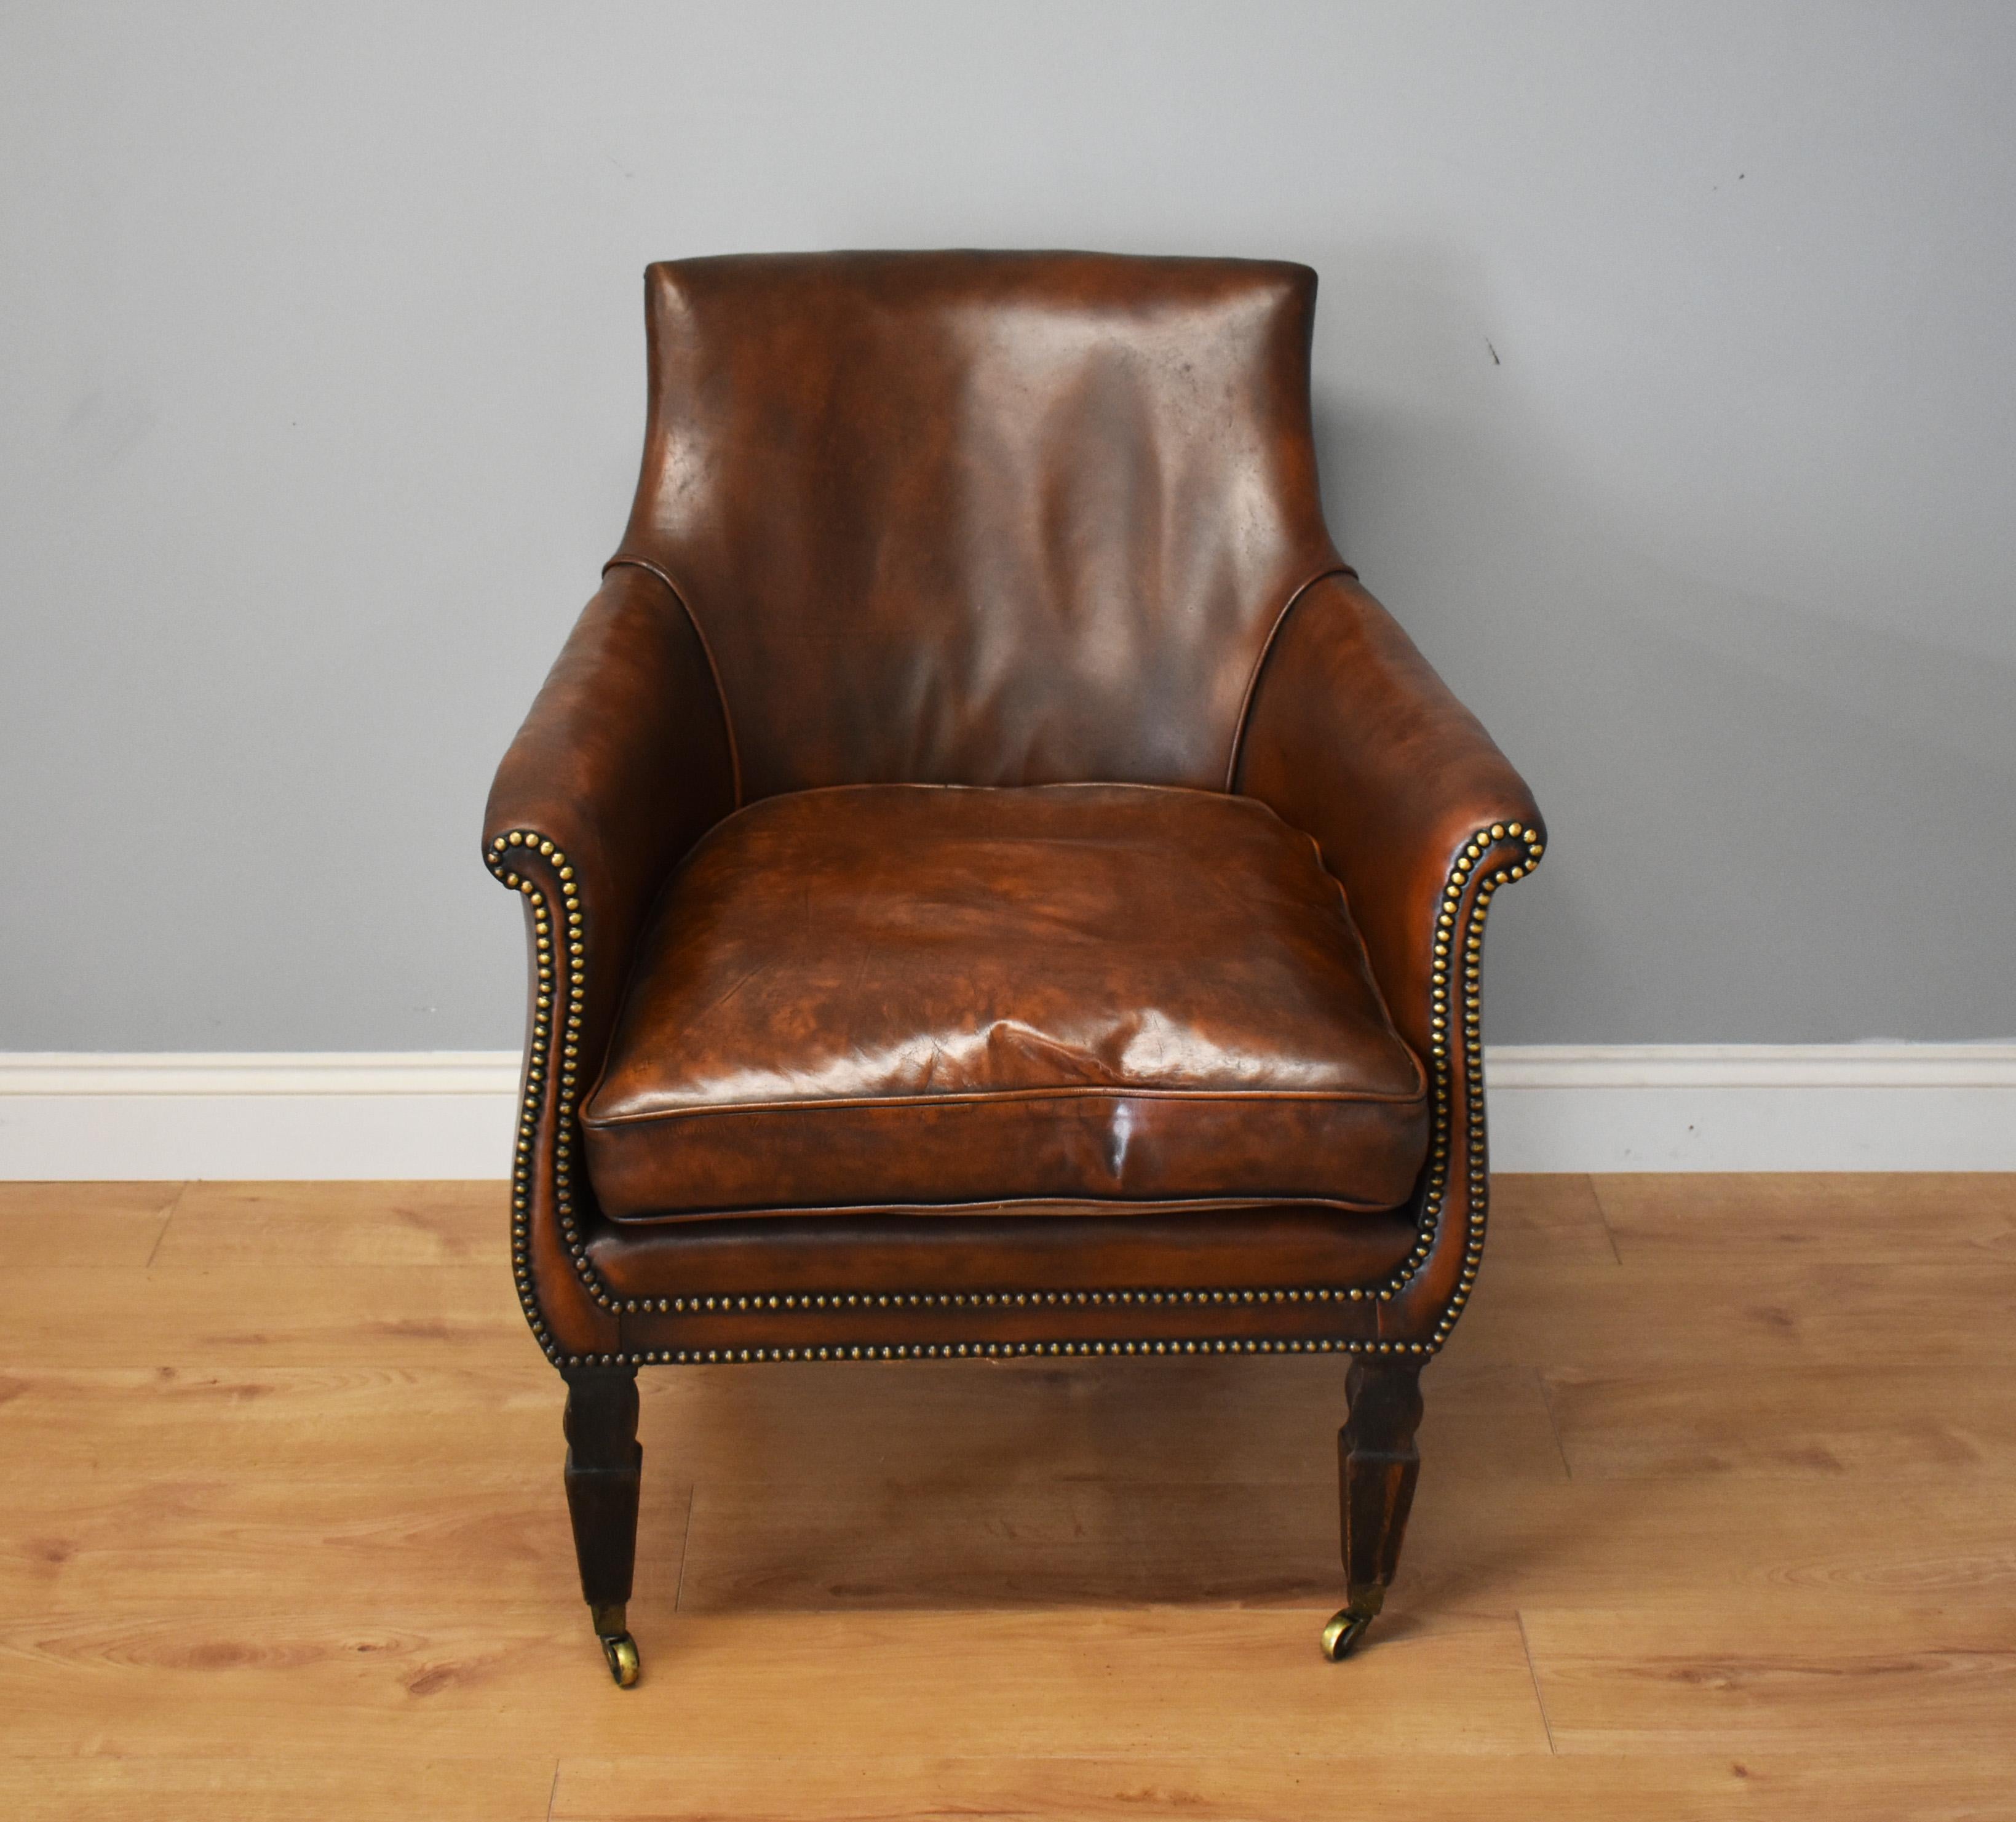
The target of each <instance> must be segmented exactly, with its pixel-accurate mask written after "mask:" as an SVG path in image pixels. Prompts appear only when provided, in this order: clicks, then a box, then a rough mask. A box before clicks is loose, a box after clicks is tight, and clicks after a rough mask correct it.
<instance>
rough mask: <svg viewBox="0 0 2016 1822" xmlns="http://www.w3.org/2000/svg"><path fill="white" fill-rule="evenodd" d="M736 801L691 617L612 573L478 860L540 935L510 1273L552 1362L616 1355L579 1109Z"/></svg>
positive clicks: (516, 755) (662, 594) (726, 743)
mask: <svg viewBox="0 0 2016 1822" xmlns="http://www.w3.org/2000/svg"><path fill="white" fill-rule="evenodd" d="M737 795H738V780H737V778H736V763H735V754H734V749H733V739H732V736H731V733H730V731H729V722H728V718H727V715H726V711H725V708H724V706H723V704H722V699H721V692H720V690H719V688H718V684H717V682H716V680H715V673H714V668H713V665H712V663H711V660H710V659H709V657H708V655H707V648H706V646H705V644H704V642H703V641H702V639H701V638H700V634H699V632H698V631H697V628H696V627H695V625H694V624H693V620H692V618H691V617H690V616H689V614H687V613H686V609H685V607H684V606H683V605H682V603H681V602H680V601H679V598H678V596H676V595H675V594H674V593H673V592H672V591H671V588H670V586H669V585H668V584H667V583H666V582H664V579H663V578H661V577H659V576H657V574H654V573H653V572H650V571H646V570H643V569H639V568H636V567H631V566H628V565H625V566H621V567H613V568H611V569H610V571H608V572H607V575H606V576H605V578H604V580H603V585H602V587H601V589H600V590H599V592H597V593H596V596H594V598H593V599H592V600H590V601H589V603H588V606H587V607H585V609H584V610H582V613H581V618H580V619H579V620H578V621H576V623H575V625H574V630H573V632H571V634H570V635H569V636H568V637H567V643H566V645H565V646H563V647H562V649H561V651H560V657H559V659H558V660H557V661H556V663H555V664H554V665H553V669H552V671H551V672H549V673H548V675H547V677H546V680H545V684H544V686H542V688H541V690H540V691H539V693H538V697H537V698H536V699H535V701H534V702H533V704H532V710H531V714H529V715H527V717H526V718H525V722H524V726H522V727H520V729H519V730H518V733H517V737H516V738H515V739H514V740H513V741H512V743H511V746H510V749H509V751H507V752H506V754H505V755H504V760H503V763H502V765H499V767H498V769H497V776H496V779H495V782H494V783H492V784H491V787H490V801H489V805H488V808H487V809H486V810H485V812H484V822H483V847H484V861H485V862H486V863H487V864H488V866H489V867H490V870H491V872H492V873H495V874H496V875H497V877H499V879H500V880H502V881H503V882H504V884H506V885H507V886H509V887H510V888H512V889H513V891H517V892H518V893H520V895H522V896H523V898H524V903H525V908H526V915H527V921H528V925H529V928H528V932H527V934H528V936H529V938H530V941H531V960H532V983H531V985H532V993H531V999H532V1006H531V1017H530V1018H529V1019H528V1021H527V1033H526V1051H525V1081H524V1097H523V1100H522V1102H521V1104H520V1120H519V1126H518V1132H517V1150H516V1154H515V1165H514V1173H513V1184H512V1208H513V1213H512V1228H513V1264H514V1269H516V1271H517V1276H518V1288H519V1294H520V1299H521V1301H522V1302H524V1307H525V1311H526V1314H527V1317H528V1319H530V1320H531V1323H532V1327H533V1332H534V1333H535V1334H536V1335H538V1338H539V1339H540V1341H541V1343H542V1345H543V1346H545V1349H546V1351H547V1352H548V1354H549V1356H553V1358H554V1359H556V1360H560V1359H564V1358H567V1357H569V1356H576V1355H583V1354H585V1353H587V1352H589V1350H590V1349H595V1350H596V1351H598V1352H607V1351H610V1349H612V1348H614V1347H615V1345H616V1342H615V1341H614V1333H615V1322H614V1300H613V1299H611V1298H609V1297H608V1295H607V1293H606V1292H605V1291H603V1287H601V1286H600V1284H599V1283H598V1282H597V1281H596V1278H595V1276H594V1273H593V1271H592V1268H591V1267H590V1266H589V1264H588V1262H587V1258H586V1253H585V1241H586V1238H587V1230H588V1227H589V1223H590V1222H591V1221H592V1218H593V1215H594V1204H593V1199H592V1194H591V1192H590V1190H589V1186H588V1184H587V1183H586V1180H585V1177H581V1178H580V1179H577V1178H576V1174H575V1172H576V1165H575V1160H576V1159H578V1156H579V1154H580V1146H579V1140H578V1135H577V1132H576V1129H575V1117H576V1114H577V1112H578V1104H579V1097H580V1096H581V1095H582V1094H585V1093H586V1092H587V1090H588V1089H589V1086H590V1085H591V1084H592V1082H593V1081H594V1079H595V1077H596V1073H597V1071H599V1069H600V1068H601V1066H602V1059H603V1055H604V1053H606V1051H607V1048H608V1045H609V1040H610V1035H611V1033H612V1032H613V1030H614V1025H615V1021H616V1015H617V1009H618V1006H619V1003H620V1001H621V994H622V990H623V985H624V982H625V980H626V979H627V978H628V974H629V971H630V964H631V962H632V951H633V949H634V947H635V943H636V941H637V938H638V934H639V931H640V930H641V928H642V927H643V923H644V920H645V919H646V916H648V915H649V913H650V909H651V906H652V904H653V901H654V900H655V899H656V898H657V895H658V891H659V889H660V888H661V886H662V885H663V884H664V881H665V880H666V878H667V877H668V876H669V875H670V874H671V872H672V870H673V869H674V868H675V866H677V865H678V864H679V861H680V860H681V859H682V858H683V857H684V856H685V855H686V853H687V852H688V851H689V849H690V848H692V847H693V844H694V843H695V842H696V841H698V840H699V839H700V837H701V836H702V835H704V834H705V833H706V832H707V830H709V829H710V828H711V827H712V826H714V825H715V823H718V821H720V819H722V817H723V816H726V815H728V814H729V812H731V811H732V810H733V809H734V808H735V807H736V797H737ZM570 1266H571V1270H570V1269H569V1267H570Z"/></svg>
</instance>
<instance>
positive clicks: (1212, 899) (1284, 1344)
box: [484, 253, 1545, 1683]
mask: <svg viewBox="0 0 2016 1822" xmlns="http://www.w3.org/2000/svg"><path fill="white" fill-rule="evenodd" d="M1315 289H1316V287H1315V276H1314V275H1313V274H1312V273H1311V272H1309V271H1307V270H1306V269H1305V268H1302V267H1300V266H1292V265H1273V264H1265V263H1261V262H1256V261H1228V260H1150V259H1129V258H1115V257H1107V256H1101V255H1093V254H985V253H938V254H817V255H813V254H803V255H793V256H789V257H738V258H732V259H711V260H693V261H682V262H679V263H677V264H674V265H660V266H653V268H651V269H650V275H649V277H648V281H647V290H648V297H649V315H650V350H651V384H650V416H649V421H648V428H647V433H646V445H645V452H644V465H643V477H642V479H641V481H639V486H638V489H637V495H636V499H635V504H634V506H633V507H632V513H631V517H630V524H629V528H628V531H627V533H626V534H625V538H624V542H623V545H622V548H621V550H620V551H619V552H618V553H617V556H616V557H615V558H614V560H612V562H611V564H610V566H609V567H608V569H607V571H605V575H604V581H603V587H602V589H601V591H600V592H599V593H598V594H597V595H596V597H595V599H594V600H592V601H591V602H590V603H589V606H588V608H587V610H586V611H585V613H584V614H582V615H581V619H580V621H579V622H578V624H577V625H576V626H575V628H574V632H573V634H572V635H571V637H570V638H569V639H568V640H567V645H566V647H565V649H564V650H563V651H562V653H561V654H560V661H559V662H558V663H557V664H556V665H555V666H554V668H553V672H552V674H551V675H549V677H548V679H547V680H546V683H545V687H544V688H543V689H542V690H541V692H540V693H539V696H538V700H536V701H535V703H534V704H533V706H532V710H531V714H530V715H528V716H527V719H526V722H525V725H524V727H523V728H522V729H520V732H519V733H518V736H517V740H515V741H514V742H513V744H512V747H511V751H510V752H509V754H507V755H506V758H505V761H504V763H503V765H502V766H501V767H500V768H499V772H498V774H497V780H496V783H495V786H494V787H493V788H492V790H491V798H490V807H489V810H488V815H487V817H486V820H485V826H484V853H485V858H486V859H487V861H488V863H489V865H490V866H491V870H492V871H494V872H495V873H496V874H497V876H498V877H499V878H500V879H501V880H502V881H503V882H504V883H505V884H506V885H508V886H509V887H510V888H513V890H514V891H517V892H518V893H519V894H520V895H521V898H522V899H523V902H524V907H525V913H526V916H527V924H528V929H529V934H530V936H531V962H532V974H531V1016H530V1019H529V1021H528V1025H529V1030H528V1035H527V1045H526V1062H525V1087H524V1102H523V1106H522V1109H521V1113H520V1121H519V1125H518V1129H517V1137H516V1141H515V1147H514V1151H513V1182H512V1262H513V1275H514V1276H515V1279H516V1281H517V1288H518V1294H519V1297H520V1301H521V1302H522V1304H523V1305H524V1310H525V1313H526V1316H527V1320H529V1322H530V1323H531V1327H532V1331H533V1333H534V1334H535V1336H536V1337H537V1338H538V1341H539V1343H540V1345H541V1346H542V1348H544V1349H545V1352H546V1354H547V1356H548V1357H549V1359H552V1360H553V1362H554V1363H555V1364H556V1366H559V1367H560V1370H562V1372H563V1374H566V1376H567V1381H568V1387H569V1392H568V1404H567V1439H568V1455H567V1471H566V1479H567V1497H568V1503H569V1509H570V1511H571V1515H572V1518H573V1521H574V1541H575V1547H576V1552H577V1555H578V1560H579V1562H580V1566H581V1591H582V1593H583V1595H584V1597H585V1599H586V1600H587V1601H588V1602H589V1606H590V1608H591V1610H592V1613H593V1615H594V1620H595V1626H596V1632H597V1634H598V1636H599V1637H600V1638H601V1640H602V1641H603V1651H604V1655H605V1657H606V1658H607V1662H608V1663H609V1665H610V1668H611V1669H612V1671H613V1672H614V1673H615V1674H616V1676H617V1680H619V1681H621V1682H624V1683H628V1682H630V1681H633V1680H635V1676H636V1666H637V1661H638V1660H637V1654H636V1651H635V1641H634V1640H632V1638H631V1637H630V1636H629V1634H628V1631H627V1629H625V1611H624V1602H625V1600H626V1599H627V1597H628V1594H629V1593H630V1590H631V1586H632V1566H633V1561H634V1557H635V1541H636V1521H637V1512H638V1501H639V1451H638V1445H637V1442H636V1430H637V1417H638V1409H639V1406H638V1399H637V1394H636V1388H635V1385H634V1383H633V1381H634V1378H635V1372H636V1369H637V1368H638V1367H639V1366H641V1365H654V1364H658V1363H688V1362H698V1361H731V1360H732V1361H738V1362H740V1361H758V1360H765V1361H781V1362H797V1361H808V1360H821V1361H823V1360H858V1359H885V1360H886V1359H920V1358H922V1359H944V1358H945V1357H948V1356H949V1357H952V1358H955V1359H956V1358H960V1357H969V1358H970V1357H972V1356H982V1357H997V1358H998V1357H1001V1356H1034V1355H1045V1356H1053V1355H1060V1354H1062V1355H1072V1354H1077V1355H1085V1354H1091V1355H1105V1354H1121V1353H1124V1354H1129V1355H1136V1354H1143V1355H1167V1354H1172V1353H1182V1354H1196V1353H1204V1352H1213V1353H1219V1354H1226V1353H1236V1352H1247V1353H1252V1352H1276V1351H1280V1352H1343V1353H1348V1354H1350V1355H1351V1356H1354V1358H1353V1359H1352V1365H1351V1370H1350V1374H1349V1376H1348V1387H1349V1396H1350V1400H1351V1419H1350V1422H1349V1424H1348V1425H1347V1426H1346V1428H1345V1430H1344V1431H1342V1432H1341V1433H1340V1435H1339V1437H1338V1451H1339V1471H1340V1498H1341V1518H1342V1532H1343V1554H1344V1559H1345V1575H1346V1581H1347V1586H1348V1595H1349V1600H1348V1604H1347V1605H1346V1607H1345V1610H1344V1611H1342V1612H1341V1613H1340V1614H1338V1615H1337V1617H1336V1618H1335V1619H1334V1620H1333V1621H1332V1622H1330V1626H1329V1627H1328V1628H1327V1629H1326V1631H1325V1633H1324V1648H1325V1650H1326V1651H1327V1652H1328V1653H1330V1655H1342V1654H1343V1653H1345V1652H1347V1651H1349V1650H1350V1649H1351V1648H1352V1645H1353V1644H1355V1641H1356V1640H1358V1639H1359V1637H1362V1636H1363V1632H1364V1629H1365V1628H1366V1626H1367V1625H1368V1624H1369V1623H1370V1620H1371V1618H1372V1616H1373V1615H1375V1614H1376V1613H1377V1612H1378V1611H1379V1609H1380V1606H1381V1602H1382V1601H1383V1599H1384V1590H1385V1588H1386V1586H1387V1585H1388V1583H1389V1582H1390V1581H1391V1579H1392V1575H1393V1573H1394V1568H1395V1563H1396V1561H1397V1560H1398V1555H1399V1543H1400V1536H1401V1532H1402V1527H1403V1526H1404V1525H1405V1523H1406V1514H1407V1511H1408V1508H1409V1504H1410V1503H1411V1501H1412V1499H1413V1486H1414V1476H1415V1469H1416V1465H1417V1461H1418V1455H1417V1452H1416V1450H1415V1449H1414V1446H1413V1432H1414V1429H1415V1426H1416V1425H1417V1423H1418V1422H1419V1421H1420V1413H1421V1403H1420V1396H1419V1393H1418V1390H1417V1386H1416V1383H1415V1381H1416V1379H1417V1375H1418V1374H1419V1372H1420V1367H1421V1366H1422V1364H1423V1363H1424V1360H1425V1359H1427V1356H1430V1355H1432V1354H1433V1353H1435V1352H1436V1351H1437V1350H1438V1349H1439V1348H1441V1346H1442V1344H1443V1343H1444V1342H1445V1341H1446V1340H1447V1339H1448V1338H1449V1333H1450V1331H1451V1330H1452V1328H1453V1325H1454V1323H1455V1322H1456V1318H1457V1316H1458V1315H1459V1314H1460V1312H1461V1311H1462V1309H1463V1305H1464V1303H1465V1302H1466V1301H1467V1298H1468V1297H1469V1295H1470V1292H1471V1286H1472V1285H1473V1284H1474V1283H1475V1281H1476V1277H1477V1273H1478V1267H1479V1264H1480V1261H1481V1256H1482V1251H1483V1246H1484V1237H1485V1205H1486V1202H1487V1199H1488V1197H1487V1192H1488V1188H1489V1171H1488V1168H1487V1165H1486V1161H1485V1129H1484V1111H1485V1103H1484V1093H1483V1046H1482V1037H1481V1025H1480V1017H1481V1013H1480V1007H1481V992H1482V988H1481V979H1482V972H1481V971H1482V942H1483V931H1484V920H1485V913H1486V912H1487V911H1488V910H1489V906H1490V903H1491V900H1492V895H1494V894H1495V893H1496V891H1498V890H1499V888H1501V887H1503V885H1505V884H1508V883H1509V882H1510V881H1511V880H1516V879H1518V878H1520V877H1523V876H1524V874H1525V873H1526V872H1527V871H1528V870H1529V869H1530V868H1531V867H1532V866H1533V865H1534V863H1535V862H1536V861H1537V860H1538V859H1539V856H1540V855H1541V853H1542V852H1543V848H1544V845H1545V843H1544V837H1543V830H1542V828H1541V826H1540V823H1539V817H1538V814H1537V812H1535V808H1534V807H1533V804H1532V798H1531V797H1530V795H1529V794H1528V792H1527V790H1526V787H1525V784H1524V783H1522V782H1521V780H1520V778H1519V776H1518V775H1517V773H1516V772H1514V771H1513V769H1512V768H1511V767H1510V765H1508V764H1507V762H1506V760H1505V758H1504V757H1503V755H1502V754H1500V753H1499V751H1498V750H1497V749H1496V747H1494V746H1493V745H1492V744H1491V741H1490V739H1489V736H1487V735H1486V734H1485V732H1484V730H1483V729H1482V728H1481V727H1480V726H1478V723H1477V722H1476V721H1475V720H1474V718H1472V717H1471V715H1469V714H1468V713H1467V711H1465V710H1464V709H1463V707H1462V705H1461V704H1459V703H1458V702H1457V701H1456V700H1455V698H1454V697H1452V696H1451V695H1450V693H1449V691H1448V690H1446V689H1445V687H1444V686H1442V682H1441V681H1440V679H1438V678H1437V677H1436V676H1435V673H1434V672H1433V671H1432V670H1431V669H1430V668H1429V667H1428V665H1427V663H1426V662H1425V661H1424V660H1423V658H1422V657H1421V655H1420V653H1418V652H1417V651H1416V650H1415V649H1414V647H1413V645H1412V644H1411V643H1409V641H1408V639H1407V637H1406V635H1405V634H1404V633H1403V632H1401V630H1400V629H1399V627H1398V626H1396V625H1395V624H1394V623H1393V621H1392V620H1391V618H1389V617H1388V615H1387V614H1386V613H1385V611H1384V610H1383V609H1382V608H1381V607H1380V606H1379V604H1378V603H1377V602H1375V601H1374V600H1373V599H1372V598H1371V596H1369V595H1368V594H1366V592H1365V591H1364V590H1363V589H1362V588H1360V587H1359V585H1358V582H1357V579H1356V578H1355V575H1354V574H1352V571H1350V570H1349V569H1348V567H1346V566H1345V565H1344V564H1342V563H1341V561H1340V560H1338V558H1337V553H1336V551H1335V550H1334V549H1333V548H1332V546H1331V544H1330V538H1329V535H1328V533H1327V531H1325V529H1324V527H1323V513H1322V509H1321V506H1320V503H1319V495H1318V492H1317V487H1316V460H1315V454H1314V450H1313V448H1312V441H1311V437H1310V430H1309V370H1308V369H1309V335H1310V327H1311V321H1312V307H1313V304H1314V301H1315ZM1361 933H1362V934H1361Z"/></svg>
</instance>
